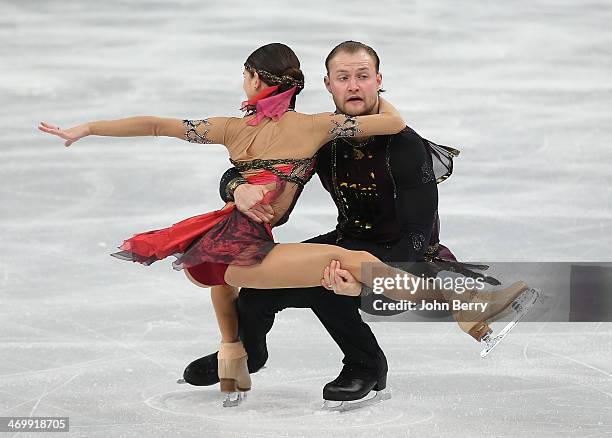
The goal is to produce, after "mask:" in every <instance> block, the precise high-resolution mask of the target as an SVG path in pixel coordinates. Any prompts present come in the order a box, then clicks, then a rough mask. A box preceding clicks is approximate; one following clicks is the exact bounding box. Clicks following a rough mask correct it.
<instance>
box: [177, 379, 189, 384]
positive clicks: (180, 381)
mask: <svg viewBox="0 0 612 438" xmlns="http://www.w3.org/2000/svg"><path fill="white" fill-rule="evenodd" d="M176 383H178V384H179V385H184V384H186V383H187V382H185V379H178V380H177V381H176Z"/></svg>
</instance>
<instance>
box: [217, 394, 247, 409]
mask: <svg viewBox="0 0 612 438" xmlns="http://www.w3.org/2000/svg"><path fill="white" fill-rule="evenodd" d="M246 398H247V394H246V392H243V391H240V392H228V393H226V394H225V400H223V407H224V408H234V407H236V406H239V405H240V403H242V402H243V401H244V400H246Z"/></svg>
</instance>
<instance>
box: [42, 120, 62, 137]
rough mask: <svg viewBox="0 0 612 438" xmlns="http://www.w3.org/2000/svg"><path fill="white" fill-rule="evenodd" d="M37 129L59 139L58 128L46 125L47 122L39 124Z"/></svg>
mask: <svg viewBox="0 0 612 438" xmlns="http://www.w3.org/2000/svg"><path fill="white" fill-rule="evenodd" d="M38 129H40V130H41V131H42V132H46V133H48V134H53V135H57V136H60V137H61V135H60V134H61V132H62V131H61V130H60V128H59V126H56V125H54V124H52V123H47V122H40V125H38Z"/></svg>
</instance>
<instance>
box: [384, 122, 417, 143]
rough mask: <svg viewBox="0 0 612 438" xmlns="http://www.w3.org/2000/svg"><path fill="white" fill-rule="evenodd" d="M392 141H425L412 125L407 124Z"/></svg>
mask: <svg viewBox="0 0 612 438" xmlns="http://www.w3.org/2000/svg"><path fill="white" fill-rule="evenodd" d="M392 141H393V142H394V143H395V142H397V143H402V142H410V143H414V142H417V143H423V138H422V137H421V136H420V135H419V134H417V132H416V131H415V130H414V129H412V128H411V127H410V126H406V127H405V128H404V129H402V130H401V131H400V132H398V133H397V134H395V135H393V138H392Z"/></svg>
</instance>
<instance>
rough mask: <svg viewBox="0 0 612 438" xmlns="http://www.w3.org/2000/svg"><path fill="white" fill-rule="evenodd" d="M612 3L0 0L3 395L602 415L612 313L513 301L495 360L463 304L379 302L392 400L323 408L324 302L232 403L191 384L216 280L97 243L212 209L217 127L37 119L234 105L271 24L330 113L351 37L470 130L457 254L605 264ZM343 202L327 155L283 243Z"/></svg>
mask: <svg viewBox="0 0 612 438" xmlns="http://www.w3.org/2000/svg"><path fill="white" fill-rule="evenodd" d="M610 23H612V2H610V1H603V0H594V1H589V2H581V1H569V0H565V1H527V0H524V1H518V2H485V1H472V2H452V1H449V0H446V1H442V0H438V1H424V0H423V1H402V2H399V1H397V2H385V1H377V2H374V1H371V2H368V1H364V0H353V1H350V2H333V3H332V2H325V1H322V0H310V1H305V2H281V1H278V2H248V3H247V2H238V1H227V2H202V1H194V0H184V1H167V2H161V1H148V2H136V1H134V2H130V1H117V0H115V1H104V2H94V1H73V2H68V1H56V0H52V1H33V0H0V43H1V44H0V133H1V136H0V177H1V180H0V181H1V184H0V209H1V210H0V211H1V215H0V226H1V230H2V232H1V233H0V249H1V252H0V336H1V337H0V416H69V417H70V435H71V436H87V437H120V436H126V437H127V436H129V437H169V436H181V437H183V436H185V437H191V436H193V437H215V436H220V437H283V436H291V437H320V436H333V437H338V438H339V437H351V438H357V437H396V436H411V437H425V436H428V437H429V436H435V437H438V436H441V437H446V436H449V437H487V438H489V437H502V436H503V437H555V438H560V437H605V436H611V435H612V324H611V323H583V324H577V323H546V322H539V323H525V324H522V325H520V326H519V327H518V328H517V329H516V330H515V331H514V332H513V333H512V334H511V335H510V337H509V338H508V339H507V341H505V343H504V344H503V345H502V346H500V348H499V350H496V351H495V352H493V353H492V355H491V357H489V358H487V359H485V360H483V359H480V357H479V355H478V351H479V349H478V345H477V344H476V343H475V342H473V341H472V340H471V339H470V338H469V337H467V336H466V335H465V334H463V333H462V332H460V331H459V330H458V328H457V327H456V325H455V324H451V323H439V324H431V323H429V324H427V323H385V322H378V323H373V324H372V328H373V330H374V332H375V333H376V335H377V337H378V339H379V342H380V344H381V346H382V348H383V349H384V351H385V352H386V354H387V357H388V360H389V368H390V371H389V377H388V384H389V388H390V390H391V392H392V394H393V398H392V399H391V400H389V401H387V402H385V403H383V404H380V405H377V406H373V407H370V408H367V409H363V410H360V411H354V412H349V413H343V414H322V413H321V412H319V411H318V409H319V407H320V401H321V388H322V387H323V385H324V384H325V383H326V382H327V381H329V380H331V379H333V378H334V377H335V376H336V375H337V373H338V372H339V371H340V369H341V359H342V357H341V354H340V351H339V349H338V348H337V347H336V345H335V343H334V342H333V341H332V339H331V338H330V337H329V336H328V334H327V333H326V332H325V330H324V329H323V327H322V326H321V325H320V324H319V322H318V321H317V320H316V318H315V317H314V315H313V314H312V313H311V312H310V311H307V310H287V311H284V312H282V313H281V314H280V315H279V317H278V318H277V321H276V324H275V325H274V328H273V330H272V332H271V334H270V336H269V338H268V345H269V351H270V359H269V361H268V364H267V368H266V369H265V370H263V371H262V372H260V373H258V374H255V375H254V376H253V385H254V386H253V391H251V393H250V396H249V399H248V401H247V402H246V403H245V404H244V405H243V406H241V407H239V408H237V409H223V408H221V407H220V400H221V398H222V397H221V395H220V393H219V392H218V390H217V389H216V388H195V387H188V386H179V385H177V384H176V383H175V380H176V379H177V378H178V377H180V376H181V374H182V371H183V368H184V367H185V365H186V364H187V363H189V362H190V361H191V360H193V359H194V358H196V357H198V356H201V355H203V354H207V353H209V352H212V351H215V349H216V348H217V344H218V331H217V327H216V323H215V320H214V315H213V310H212V307H211V302H210V298H209V296H208V291H207V290H203V289H198V288H197V287H195V286H194V285H192V284H191V283H189V282H188V281H187V280H186V279H185V277H184V276H183V275H182V274H181V273H177V272H175V271H173V270H172V269H171V267H170V262H169V261H167V260H166V261H162V262H159V263H156V264H154V265H152V266H150V267H143V266H140V265H137V264H132V263H126V262H121V261H119V260H117V259H115V258H112V257H110V256H109V253H111V252H113V251H114V250H115V247H116V246H118V245H119V244H120V243H121V242H122V241H123V239H125V238H127V237H130V236H131V235H132V234H134V233H136V232H140V231H145V230H149V229H155V228H161V227H165V226H167V225H169V224H171V223H174V222H176V221H177V220H179V219H182V218H186V217H189V216H193V215H196V214H200V213H203V212H207V211H210V210H214V209H217V208H219V207H220V206H221V205H222V204H221V201H220V200H219V198H218V180H219V178H220V176H221V175H222V173H223V171H224V170H225V169H226V168H227V167H228V166H229V162H228V160H227V156H226V153H225V150H224V149H223V148H222V147H220V146H213V145H194V144H189V143H186V142H180V141H178V140H175V139H164V138H159V139H154V138H132V139H110V138H100V137H97V138H96V137H92V138H87V139H85V140H84V141H81V142H78V143H76V144H75V145H74V146H72V147H71V148H69V149H65V148H64V146H63V144H62V142H61V141H59V139H56V138H52V137H49V136H45V135H44V134H42V133H40V132H38V131H37V130H36V129H35V128H36V125H37V124H38V122H39V121H41V120H47V121H50V122H53V123H57V124H59V125H60V126H62V127H68V126H71V125H74V124H77V123H81V122H85V121H88V120H95V119H112V118H120V117H125V116H129V115H143V114H153V115H162V116H171V117H181V118H201V117H205V116H211V115H238V114H239V112H238V111H237V108H238V106H239V104H240V102H241V100H242V97H243V96H242V91H241V82H242V75H241V72H242V63H243V62H244V61H245V59H246V57H247V56H248V55H249V53H250V52H251V51H252V50H254V49H255V48H256V47H258V46H259V45H262V44H265V43H269V42H274V41H281V42H284V43H286V44H288V45H290V46H291V47H292V48H293V49H294V50H295V51H296V53H297V54H298V56H299V57H300V60H301V61H302V67H303V70H304V72H305V74H306V80H307V87H306V89H305V90H304V92H303V93H302V94H301V95H300V97H299V98H298V110H301V111H304V112H316V111H326V110H331V109H332V105H331V99H330V97H329V95H328V94H327V92H326V91H325V89H324V88H323V85H322V77H323V75H324V73H325V69H324V65H323V60H324V58H325V56H326V55H327V53H328V52H329V50H330V49H331V48H332V47H333V46H334V45H336V44H337V43H339V42H341V41H343V40H346V39H357V40H361V41H364V42H366V43H369V44H370V45H372V46H373V47H374V48H375V49H376V50H377V51H378V53H379V55H380V57H381V60H382V63H381V71H382V72H383V75H384V87H385V88H386V89H387V90H388V93H387V97H388V99H389V100H391V101H392V102H393V103H394V104H396V105H397V106H398V107H399V109H400V110H401V111H402V113H403V115H404V118H405V119H406V120H407V121H408V123H409V125H410V126H411V127H413V128H414V129H415V130H417V132H419V133H420V134H421V135H423V136H424V137H427V138H430V139H431V140H433V141H435V142H439V143H442V144H448V145H451V146H455V147H457V148H459V149H461V150H462V154H461V156H460V157H459V158H458V160H457V161H456V168H455V174H454V175H453V176H452V178H451V179H450V180H449V181H447V182H445V183H443V184H442V185H441V186H440V216H441V220H442V236H441V238H442V241H443V242H444V243H445V244H446V245H448V246H449V247H450V248H451V249H452V250H453V251H454V252H455V253H456V255H457V256H458V257H459V258H460V259H463V260H479V261H481V260H490V261H564V262H603V261H612V260H611V259H612V257H611V256H610V251H611V249H610V248H611V246H612V206H611V200H612V189H611V186H612V123H611V121H612V27H611V26H610ZM335 212H336V210H335V208H334V206H333V203H332V201H331V199H330V198H329V197H328V196H327V194H326V193H325V192H324V191H323V189H322V188H321V186H320V184H319V182H318V179H317V178H314V179H313V181H312V182H311V183H310V185H309V187H307V189H306V191H305V193H304V195H303V197H302V199H301V200H300V202H299V203H298V206H297V207H296V209H295V211H294V214H293V216H292V218H291V220H290V221H289V223H288V224H286V225H285V226H283V227H281V228H279V229H278V230H276V233H275V234H276V237H277V240H278V241H281V242H290V241H298V240H301V239H304V238H307V237H310V236H313V235H316V234H320V233H323V232H326V231H329V230H331V229H332V228H333V226H334V224H335ZM0 435H2V436H5V435H6V436H12V435H11V434H0ZM65 435H66V434H57V436H65ZM15 436H17V437H21V436H28V434H15ZM33 436H42V435H40V434H36V435H34V434H33ZM45 436H47V435H45ZM51 436H54V434H51Z"/></svg>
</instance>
